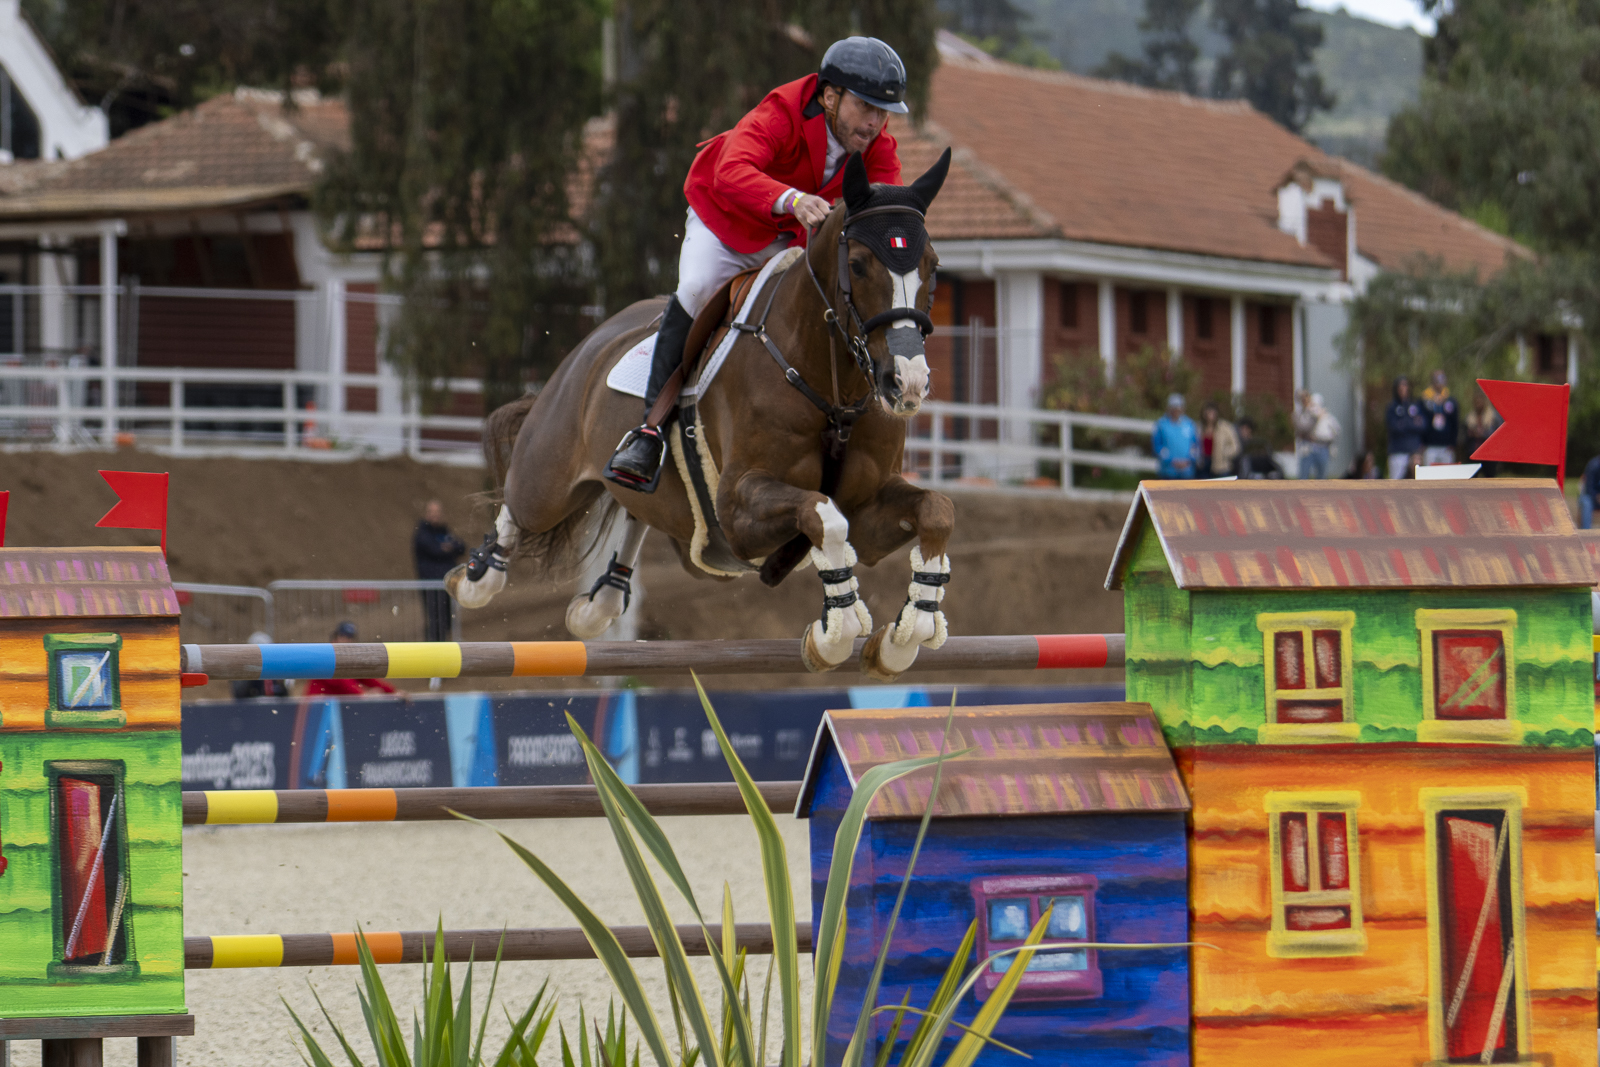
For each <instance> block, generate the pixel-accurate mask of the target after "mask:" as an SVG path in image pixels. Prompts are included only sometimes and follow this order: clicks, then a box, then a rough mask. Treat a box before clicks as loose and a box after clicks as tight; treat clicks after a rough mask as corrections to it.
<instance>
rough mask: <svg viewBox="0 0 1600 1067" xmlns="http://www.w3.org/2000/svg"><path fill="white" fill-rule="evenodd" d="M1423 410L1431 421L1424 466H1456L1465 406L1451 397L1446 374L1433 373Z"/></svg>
mask: <svg viewBox="0 0 1600 1067" xmlns="http://www.w3.org/2000/svg"><path fill="white" fill-rule="evenodd" d="M1422 407H1423V410H1424V411H1425V412H1426V414H1427V418H1428V425H1427V428H1426V429H1424V430H1423V431H1422V462H1423V465H1424V466H1428V467H1431V466H1433V465H1434V464H1435V463H1454V462H1455V461H1456V441H1457V440H1459V439H1460V437H1461V405H1460V404H1458V403H1456V398H1455V397H1453V396H1451V395H1450V383H1449V382H1448V381H1447V380H1446V379H1445V376H1444V371H1442V370H1436V371H1434V372H1433V382H1432V384H1430V385H1429V386H1428V387H1427V388H1426V389H1424V390H1423V391H1422Z"/></svg>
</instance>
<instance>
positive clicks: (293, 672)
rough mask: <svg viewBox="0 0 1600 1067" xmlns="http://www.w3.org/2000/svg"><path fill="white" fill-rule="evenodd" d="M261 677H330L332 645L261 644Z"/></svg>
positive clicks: (331, 675)
mask: <svg viewBox="0 0 1600 1067" xmlns="http://www.w3.org/2000/svg"><path fill="white" fill-rule="evenodd" d="M261 677H263V678H332V677H333V646H332V645H331V644H325V645H262V646H261Z"/></svg>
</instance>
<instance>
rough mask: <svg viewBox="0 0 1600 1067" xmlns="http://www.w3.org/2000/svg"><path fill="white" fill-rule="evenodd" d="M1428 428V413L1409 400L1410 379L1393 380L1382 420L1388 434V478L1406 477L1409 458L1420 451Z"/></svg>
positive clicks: (1419, 405)
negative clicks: (1391, 394)
mask: <svg viewBox="0 0 1600 1067" xmlns="http://www.w3.org/2000/svg"><path fill="white" fill-rule="evenodd" d="M1427 424H1428V416H1427V413H1426V412H1424V411H1423V409H1422V405H1421V404H1419V403H1417V401H1416V400H1415V399H1414V398H1413V397H1412V396H1411V379H1410V378H1407V377H1406V376H1405V375H1401V376H1400V377H1398V378H1396V379H1395V380H1394V400H1393V401H1392V402H1391V403H1390V404H1389V410H1388V412H1387V413H1386V415H1385V418H1384V425H1385V429H1387V430H1388V432H1389V477H1391V478H1404V477H1405V476H1406V472H1407V471H1409V470H1410V469H1411V467H1412V465H1413V463H1412V458H1411V457H1412V455H1413V454H1414V453H1418V452H1421V451H1422V431H1423V429H1424V428H1425V427H1426V426H1427Z"/></svg>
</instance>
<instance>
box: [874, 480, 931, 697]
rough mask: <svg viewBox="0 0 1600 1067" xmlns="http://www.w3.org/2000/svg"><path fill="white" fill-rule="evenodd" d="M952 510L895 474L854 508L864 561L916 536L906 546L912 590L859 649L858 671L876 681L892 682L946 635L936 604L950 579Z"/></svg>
mask: <svg viewBox="0 0 1600 1067" xmlns="http://www.w3.org/2000/svg"><path fill="white" fill-rule="evenodd" d="M955 524H956V508H955V505H954V504H953V503H951V502H950V498H949V497H947V496H945V495H944V494H943V493H935V492H931V491H929V490H927V489H919V488H917V487H916V486H913V485H911V484H910V483H908V482H906V481H905V480H904V479H901V478H895V479H893V480H892V481H890V482H889V483H888V484H887V485H885V486H884V487H883V488H882V489H880V490H879V491H878V495H877V496H876V497H875V498H873V500H872V501H871V502H869V503H868V504H867V505H866V506H865V507H863V508H861V509H860V510H859V511H857V512H856V517H855V522H854V523H853V525H852V529H853V530H854V532H855V538H856V543H857V544H858V545H860V546H861V552H862V555H863V556H865V557H866V560H867V562H868V563H869V564H872V563H876V562H877V561H878V560H879V559H881V558H883V556H885V555H887V554H888V553H889V552H891V551H893V550H894V549H895V548H898V547H899V546H900V545H902V544H904V543H905V542H906V541H907V540H908V538H907V534H912V535H914V536H915V537H916V539H917V543H916V544H915V545H913V546H912V548H911V588H910V590H909V591H908V592H907V593H906V602H905V604H904V605H903V606H902V607H901V608H900V613H899V614H898V615H897V616H895V619H894V621H893V622H890V623H886V624H884V625H883V626H882V627H880V628H879V629H878V631H877V632H876V633H874V634H873V635H872V637H871V639H870V640H868V641H867V644H866V647H865V648H863V649H862V650H861V670H862V672H863V673H865V674H867V675H868V676H869V677H872V678H876V679H878V680H879V681H885V682H888V681H893V680H894V679H896V678H898V677H900V675H902V674H904V673H905V672H906V670H908V669H909V668H910V666H911V664H912V663H913V662H914V661H915V660H916V658H917V649H919V648H923V647H927V648H938V647H939V646H940V645H942V644H944V642H945V638H947V637H948V636H950V631H949V628H948V627H947V625H946V623H945V617H944V611H943V610H941V607H940V605H941V602H942V601H943V600H944V587H945V583H946V582H948V581H949V580H950V555H949V553H948V551H947V548H948V546H949V544H950V534H951V533H952V532H953V531H954V529H955Z"/></svg>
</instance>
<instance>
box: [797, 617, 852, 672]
mask: <svg viewBox="0 0 1600 1067" xmlns="http://www.w3.org/2000/svg"><path fill="white" fill-rule="evenodd" d="M816 632H817V624H816V623H814V622H812V623H807V624H806V632H805V633H804V634H802V635H801V640H800V662H801V663H803V664H805V668H806V670H808V671H810V672H811V673H812V674H826V673H827V672H828V671H831V670H833V669H834V668H835V667H837V666H839V663H843V662H844V660H840V661H839V663H829V662H828V661H827V660H825V659H823V658H822V650H821V649H820V648H818V647H817V639H816ZM846 658H848V657H846Z"/></svg>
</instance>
